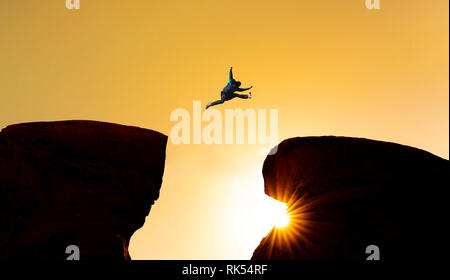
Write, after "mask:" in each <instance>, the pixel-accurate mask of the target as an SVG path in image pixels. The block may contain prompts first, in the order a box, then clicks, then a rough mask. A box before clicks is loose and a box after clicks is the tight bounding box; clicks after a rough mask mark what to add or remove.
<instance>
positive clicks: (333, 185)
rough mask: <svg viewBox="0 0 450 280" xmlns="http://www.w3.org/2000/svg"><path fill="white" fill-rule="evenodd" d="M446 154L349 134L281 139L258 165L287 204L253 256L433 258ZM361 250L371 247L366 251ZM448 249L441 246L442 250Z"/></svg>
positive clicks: (269, 190)
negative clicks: (282, 224)
mask: <svg viewBox="0 0 450 280" xmlns="http://www.w3.org/2000/svg"><path fill="white" fill-rule="evenodd" d="M448 167H449V164H448V160H445V159H442V158H439V157H437V156H434V155H432V154H430V153H428V152H426V151H423V150H419V149H416V148H412V147H407V146H403V145H398V144H394V143H388V142H381V141H374V140H368V139H361V138H347V137H304V138H292V139H288V140H285V141H283V142H282V143H281V144H280V145H279V146H278V152H277V153H276V154H274V155H269V156H267V158H266V160H265V162H264V166H263V176H264V183H265V193H266V194H267V195H269V196H271V197H273V198H275V199H277V200H280V201H283V202H285V203H286V204H287V205H288V209H289V212H290V215H291V223H290V225H289V226H288V227H286V228H281V229H276V228H274V229H273V230H272V231H271V232H270V233H269V235H268V236H267V237H265V238H264V239H263V240H262V241H261V243H260V245H259V246H258V247H257V248H256V250H255V251H254V253H253V257H252V259H296V260H331V259H335V260H336V259H342V260H365V259H366V258H368V257H370V255H371V254H373V253H374V252H375V251H373V250H372V249H373V247H369V248H368V246H369V245H375V246H377V248H378V249H379V254H378V255H379V258H380V260H408V259H415V260H417V259H419V260H420V259H433V258H436V257H437V255H438V254H439V253H440V252H441V253H443V251H442V250H443V248H442V247H441V246H443V245H444V243H446V241H445V240H446V237H445V238H444V236H443V235H444V234H443V232H444V228H445V227H446V226H445V222H444V221H445V219H444V218H443V214H444V213H445V212H446V211H445V210H444V207H446V206H445V205H447V203H446V202H445V201H443V200H444V197H445V195H444V193H446V191H445V190H446V189H447V188H448V185H449V184H448V183H449V176H448V174H449V173H448V171H449V169H448ZM366 250H368V251H367V252H366ZM444 251H445V250H444Z"/></svg>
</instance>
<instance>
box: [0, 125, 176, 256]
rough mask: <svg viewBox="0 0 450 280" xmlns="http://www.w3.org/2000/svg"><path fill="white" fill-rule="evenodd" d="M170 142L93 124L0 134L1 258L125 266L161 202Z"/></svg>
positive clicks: (137, 131) (16, 127)
mask: <svg viewBox="0 0 450 280" xmlns="http://www.w3.org/2000/svg"><path fill="white" fill-rule="evenodd" d="M166 143H167V137H166V136H165V135H163V134H161V133H158V132H155V131H151V130H147V129H141V128H137V127H130V126H123V125H117V124H110V123H102V122H95V121H62V122H42V123H27V124H19V125H12V126H9V127H7V128H5V129H4V130H2V131H1V133H0V259H3V260H5V259H30V260H31V259H61V260H64V259H65V258H67V257H68V255H67V254H66V252H65V250H66V247H67V246H69V245H77V246H78V247H79V249H80V258H81V260H83V259H84V260H89V259H99V260H103V259H117V260H126V259H129V258H130V256H129V254H128V242H129V239H130V237H131V235H132V234H133V233H134V232H135V231H136V230H137V229H139V228H140V227H141V226H142V225H143V224H144V221H145V217H146V216H147V215H148V214H149V211H150V208H151V205H153V203H154V201H155V200H156V199H158V196H159V190H160V187H161V182H162V176H163V172H164V162H165V149H166Z"/></svg>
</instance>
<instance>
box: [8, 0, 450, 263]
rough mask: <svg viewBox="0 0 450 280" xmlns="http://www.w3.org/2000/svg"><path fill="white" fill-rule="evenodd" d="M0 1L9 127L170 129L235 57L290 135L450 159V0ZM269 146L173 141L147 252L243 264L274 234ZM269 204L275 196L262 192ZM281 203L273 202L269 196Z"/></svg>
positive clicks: (212, 92)
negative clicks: (268, 220)
mask: <svg viewBox="0 0 450 280" xmlns="http://www.w3.org/2000/svg"><path fill="white" fill-rule="evenodd" d="M364 2H365V1H364V0H350V1H339V0H321V1H315V0H314V1H313V0H308V1H306V0H278V1H265V0H258V1H256V0H249V1H242V0H239V1H237V0H228V1H211V0H203V1H199V0H192V1H181V0H176V1H175V0H172V1H146V0H128V1H119V0H110V1H107V0H89V1H87V0H81V9H80V10H78V11H74V10H72V11H70V10H67V9H66V8H65V1H64V0H46V1H41V0H3V1H0V38H1V39H0V40H1V43H0V127H5V126H6V125H8V124H12V123H20V122H30V121H42V120H64V119H93V120H100V121H109V122H115V123H121V124H127V125H135V126H140V127H144V128H150V129H155V130H158V131H161V132H163V133H165V134H167V135H168V134H169V133H170V129H171V127H172V126H173V125H174V123H173V122H170V120H169V116H170V113H171V111H172V110H174V109H176V108H186V109H187V110H189V111H191V110H192V102H193V100H201V101H202V102H203V104H206V103H207V102H209V101H212V100H215V99H217V98H218V97H219V93H220V90H221V89H222V88H223V87H224V86H225V84H226V82H227V75H228V73H227V71H228V68H229V66H233V69H234V72H235V76H236V78H238V79H239V80H241V81H242V82H243V86H249V85H253V86H254V88H253V90H252V92H253V95H254V98H253V99H251V100H232V101H230V102H228V103H227V104H224V105H221V106H220V107H216V108H217V109H219V110H221V111H223V110H224V109H226V108H243V109H246V108H254V109H261V108H263V109H264V108H267V109H271V108H275V109H278V110H279V138H280V140H282V139H285V138H289V137H293V136H307V135H344V136H356V137H366V138H372V139H379V140H385V141H392V142H397V143H401V144H405V145H411V146H415V147H418V148H422V149H425V150H428V151H430V152H432V153H434V154H436V155H439V156H441V157H444V158H447V159H448V158H449V107H448V106H449V80H448V75H449V57H448V53H449V45H448V42H449V36H448V34H449V33H448V32H449V31H448V21H449V17H448V16H449V15H448V10H449V7H448V5H449V3H448V1H447V0H433V1H418V0H397V1H387V0H384V1H383V0H381V10H379V11H370V10H367V9H366V8H365V5H364ZM259 147H260V146H259V145H204V144H202V145H174V144H171V143H169V144H168V147H167V162H166V170H165V174H164V181H163V188H162V191H161V197H160V199H159V200H158V201H157V202H156V204H155V206H154V207H153V209H152V211H151V214H150V216H149V217H148V218H147V223H146V224H145V226H144V227H143V228H142V229H140V230H139V231H138V232H137V233H136V234H135V235H134V236H133V238H132V240H131V244H130V253H131V256H132V257H133V258H135V259H141V258H144V259H171V258H173V259H226V258H229V259H245V258H249V257H250V256H251V254H252V252H253V249H254V248H255V247H256V246H257V244H258V243H259V241H260V239H261V238H262V237H263V236H264V235H265V234H266V233H267V227H268V225H267V224H264V225H263V221H264V219H261V214H260V213H259V211H262V209H263V208H265V207H266V204H265V203H269V202H268V200H267V199H265V198H264V197H263V185H262V178H261V175H260V173H261V168H262V162H263V160H264V157H263V156H260V155H259V153H258V149H259ZM263 201H264V202H263ZM267 207H268V206H267Z"/></svg>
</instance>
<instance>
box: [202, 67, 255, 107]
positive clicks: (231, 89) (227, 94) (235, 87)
mask: <svg viewBox="0 0 450 280" xmlns="http://www.w3.org/2000/svg"><path fill="white" fill-rule="evenodd" d="M240 86H241V82H239V81H236V80H235V79H233V67H230V80H229V81H228V84H227V85H226V86H225V87H224V88H223V90H222V92H221V93H220V100H217V101H213V102H210V103H208V105H206V109H208V108H209V107H211V106H214V105H218V104H222V103H224V102H225V101H228V100H231V99H233V98H235V97H239V98H242V99H249V98H252V93H251V92H249V93H248V95H247V94H237V93H235V92H236V91H246V90H249V89H251V88H252V86H250V87H249V88H239V87H240Z"/></svg>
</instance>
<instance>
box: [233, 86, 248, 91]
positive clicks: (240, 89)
mask: <svg viewBox="0 0 450 280" xmlns="http://www.w3.org/2000/svg"><path fill="white" fill-rule="evenodd" d="M251 88H252V86H251V87H248V88H238V89H237V90H236V91H246V90H249V89H251Z"/></svg>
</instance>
